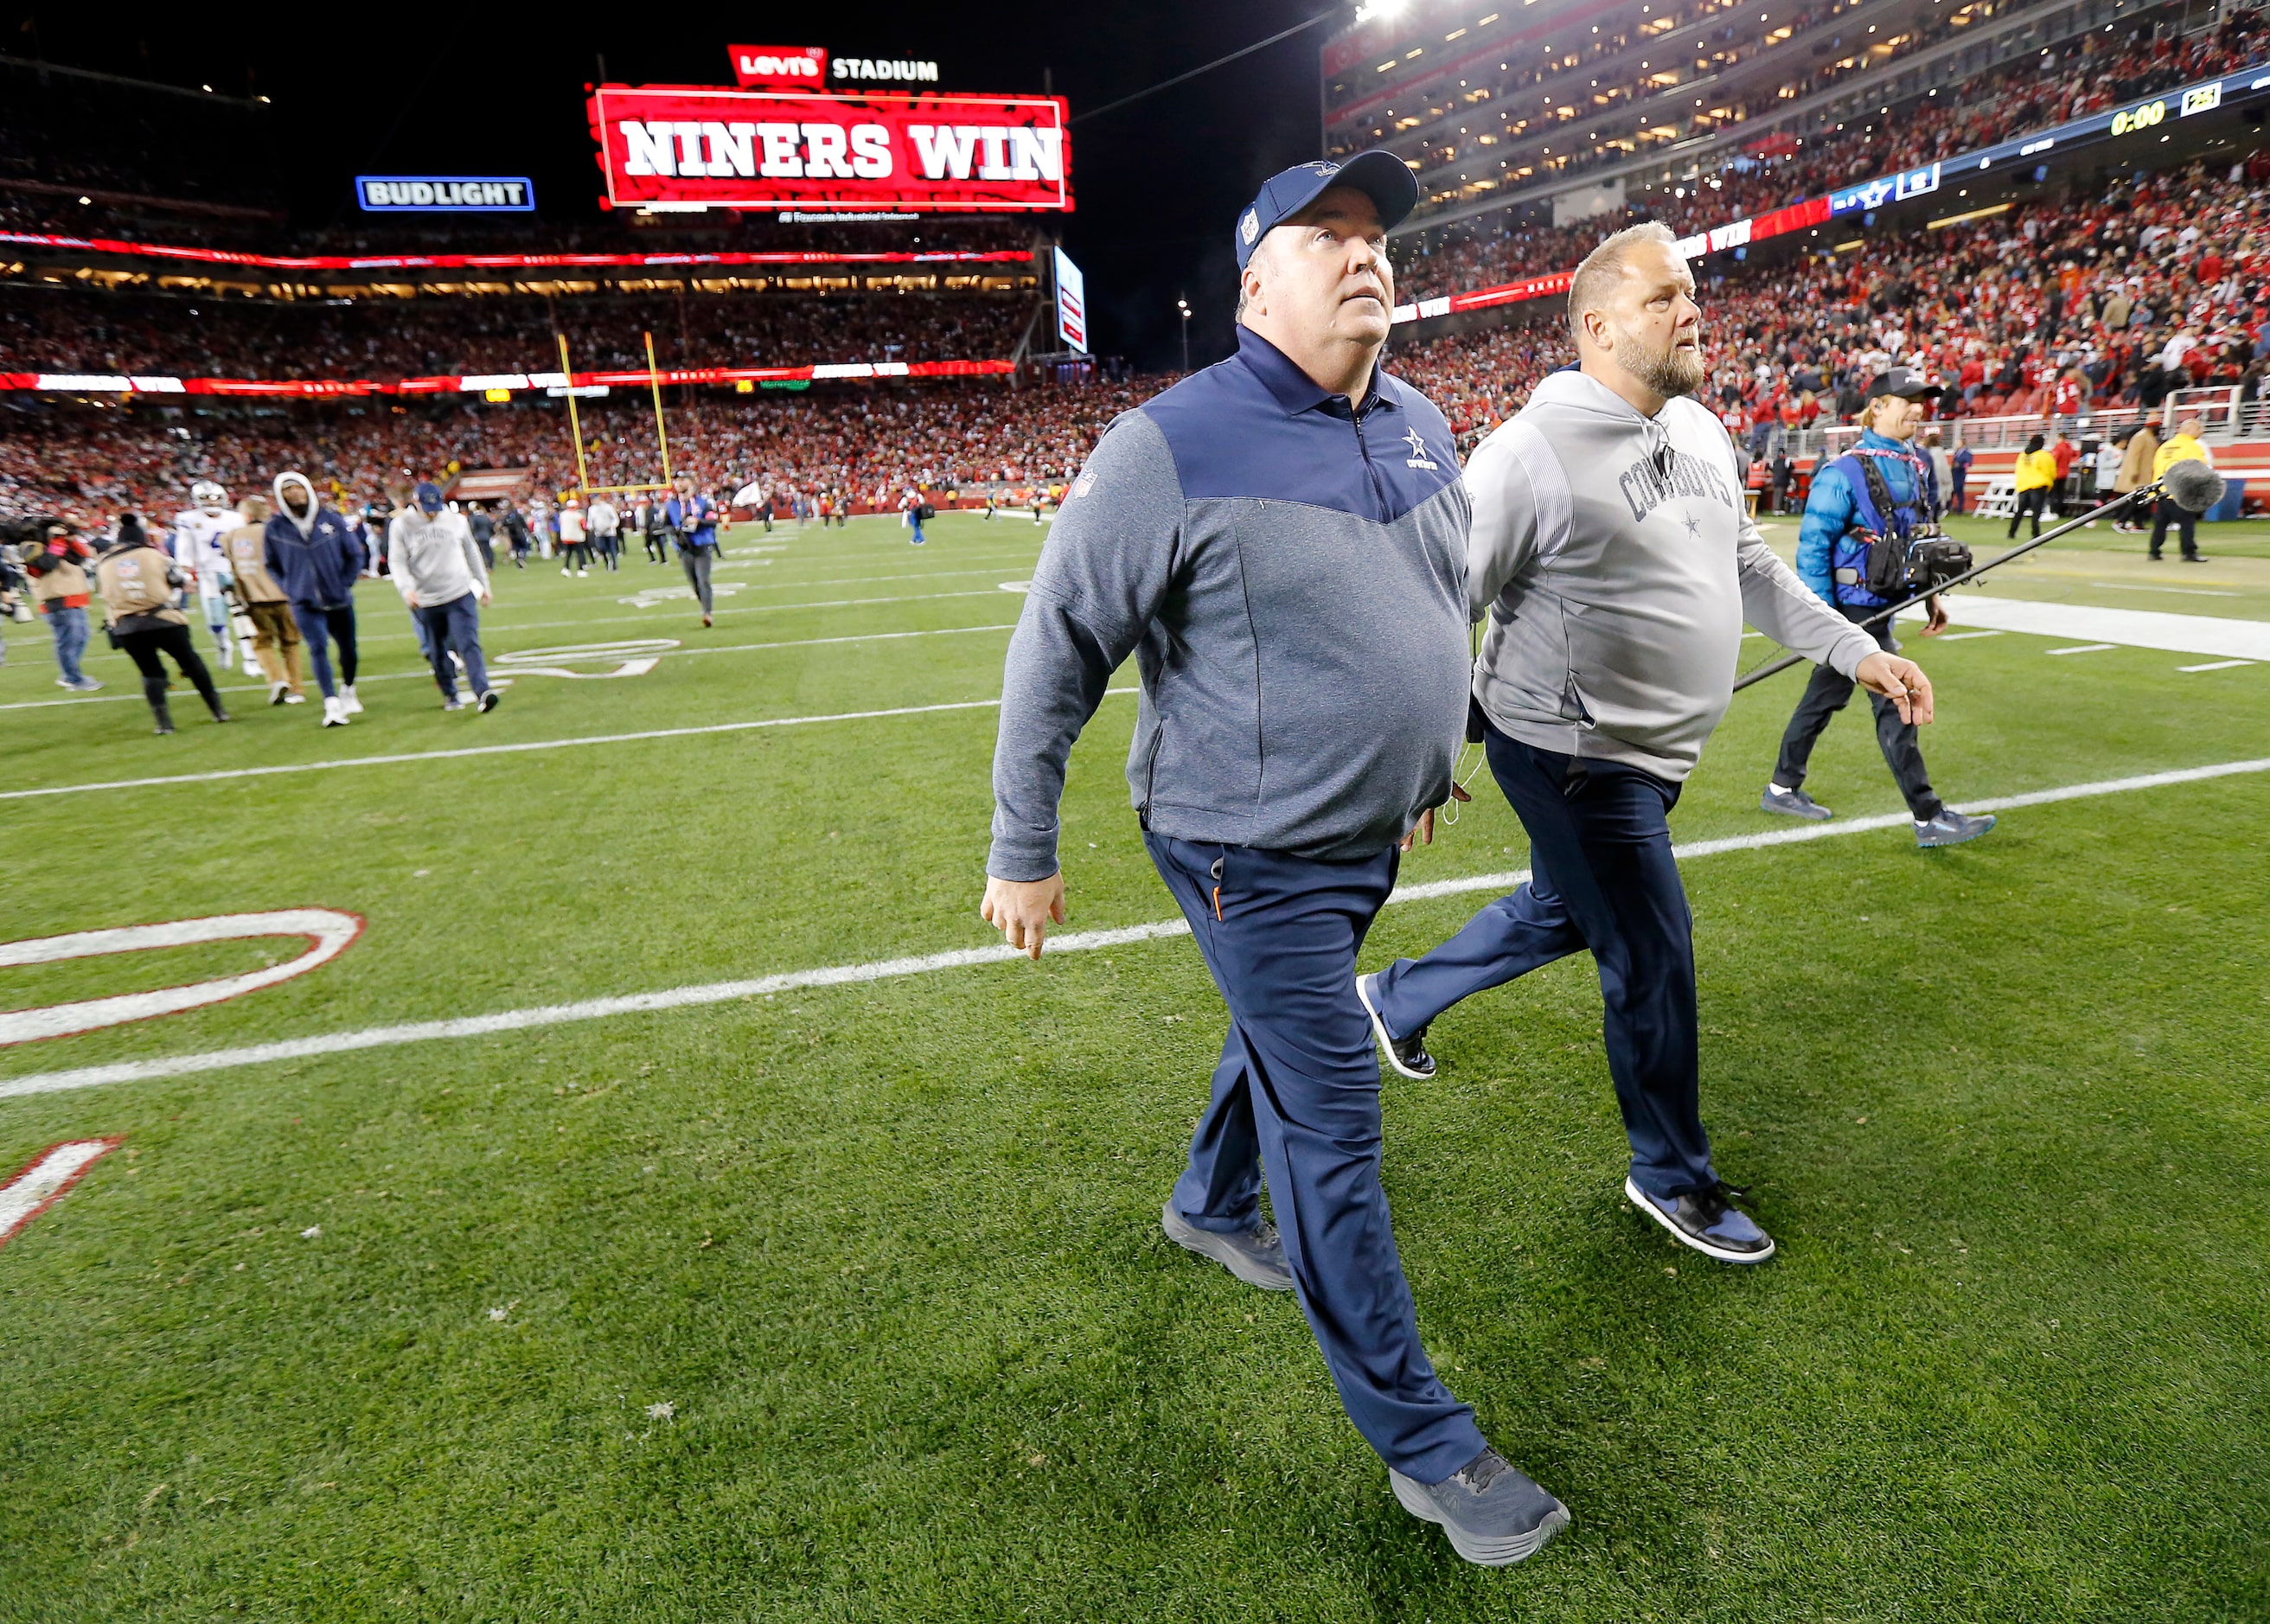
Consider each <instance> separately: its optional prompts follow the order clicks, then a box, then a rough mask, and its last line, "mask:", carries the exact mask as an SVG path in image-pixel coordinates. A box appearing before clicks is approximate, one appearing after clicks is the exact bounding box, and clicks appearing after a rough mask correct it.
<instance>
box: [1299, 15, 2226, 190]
mask: <svg viewBox="0 0 2270 1624" xmlns="http://www.w3.org/2000/svg"><path fill="white" fill-rule="evenodd" d="M2207 20H2208V22H2209V24H2210V26H2211V25H2212V22H2213V20H2214V19H2212V18H2209V19H2207ZM2197 21H2198V18H2197V17H2196V16H2195V15H2194V13H2193V12H2192V10H2191V9H2190V8H2187V7H2186V6H2185V5H2183V4H2180V3H2179V0H2081V3H2080V4H2066V3H2063V0H1977V3H1975V4H1964V5H1955V4H1949V3H1948V0H1817V3H1816V4H1811V5H1807V6H1803V7H1798V6H1792V5H1788V4H1779V5H1777V4H1775V0H1756V4H1755V9H1752V8H1751V6H1750V5H1749V4H1743V3H1741V0H1687V3H1686V4H1678V3H1677V0H1673V4H1661V3H1659V0H1611V3H1610V4H1589V5H1587V4H1581V3H1580V4H1574V5H1570V4H1561V5H1558V6H1549V7H1548V6H1532V7H1524V8H1512V9H1496V10H1494V9H1491V8H1490V7H1489V6H1487V5H1486V4H1451V5H1446V4H1440V3H1439V0H1436V3H1434V4H1418V5H1414V6H1412V7H1409V8H1407V9H1404V10H1401V11H1397V12H1396V13H1395V14H1394V15H1393V16H1392V17H1378V18H1375V19H1371V20H1369V21H1367V22H1365V23H1363V24H1361V25H1360V26H1358V27H1357V28H1356V29H1354V31H1353V32H1351V33H1346V34H1344V35H1342V36H1340V37H1339V38H1337V39H1335V40H1333V41H1330V42H1329V43H1327V45H1326V46H1325V48H1324V54H1323V70H1324V108H1325V114H1324V117H1325V127H1326V141H1327V145H1328V146H1329V147H1330V148H1331V149H1332V150H1333V151H1335V152H1346V151H1354V150H1355V149H1357V148H1359V147H1362V146H1368V145H1384V146H1387V147H1388V148H1390V150H1391V151H1394V152H1398V153H1399V154H1401V155H1402V156H1403V157H1404V159H1405V161H1406V162H1407V163H1409V164H1410V165H1411V166H1412V167H1413V171H1414V172H1415V173H1416V174H1418V176H1419V180H1420V187H1421V197H1422V202H1421V208H1420V210H1419V211H1418V212H1417V213H1416V214H1415V215H1414V216H1413V221H1412V223H1411V226H1410V227H1409V229H1414V230H1415V229H1420V228H1423V227H1424V226H1428V225H1430V224H1434V225H1440V224H1443V223H1446V222H1448V221H1451V220H1456V219H1468V218H1472V217H1473V216H1476V215H1480V214H1485V213H1489V214H1495V213H1496V212H1497V211H1500V210H1502V208H1504V207H1505V206H1506V205H1508V204H1542V205H1549V206H1551V207H1552V208H1553V210H1554V215H1555V218H1556V219H1561V220H1566V219H1570V218H1576V217H1578V216H1582V215H1588V214H1592V213H1597V212H1599V211H1602V210H1603V209H1607V208H1612V207H1614V206H1617V205H1618V204H1621V203H1622V202H1623V200H1624V198H1625V196H1626V193H1627V191H1630V192H1635V193H1636V192H1638V191H1640V190H1643V189H1646V188H1648V187H1650V186H1658V185H1659V186H1665V187H1671V186H1676V185H1678V184H1680V182H1683V181H1684V182H1691V181H1694V180H1695V179H1697V178H1700V177H1706V176H1709V175H1712V174H1717V173H1720V172H1721V171H1722V170H1723V169H1725V167H1728V166H1729V165H1730V164H1731V165H1732V166H1733V167H1735V168H1736V169H1737V170H1738V171H1740V170H1744V169H1747V168H1749V167H1753V166H1754V163H1755V161H1756V160H1757V159H1759V158H1760V157H1761V156H1766V155H1778V154H1781V153H1785V152H1796V151H1799V150H1800V149H1801V148H1803V147H1805V146H1808V145H1814V144H1816V143H1818V142H1819V141H1820V140H1821V139H1822V138H1823V137H1829V136H1834V135H1836V134H1837V133H1840V132H1842V131H1843V130H1845V129H1846V128H1847V127H1848V126H1850V125H1851V124H1853V123H1855V122H1863V123H1865V122H1868V121H1869V120H1870V119H1871V118H1873V117H1878V116H1881V115H1882V113H1883V112H1884V111H1888V109H1889V108H1891V107H1892V106H1894V105H1896V104H1897V103H1899V102H1902V101H1908V100H1914V99H1917V98H1919V97H1930V96H1932V95H1933V94H1935V93H1944V94H1948V95H1953V94H1955V93H1958V92H1960V93H1962V94H1964V95H1965V96H1966V97H1967V95H1968V89H1967V87H1969V86H1970V85H1974V84H1975V83H1976V82H1977V81H1978V80H1979V79H1980V78H1982V77H1984V76H1986V75H1989V74H1991V73H1992V72H1994V71H1995V70H1997V69H1999V68H2001V67H2004V66H2007V65H2008V64H2011V63H2027V64H2029V65H2031V66H2036V67H2039V66H2040V65H2042V64H2041V62H2040V59H2041V58H2043V57H2044V56H2049V57H2051V58H2052V59H2054V58H2055V57H2056V56H2058V55H2059V53H2060V51H2061V49H2062V48H2064V47H2066V45H2068V44H2070V43H2072V42H2074V41H2080V40H2081V39H2083V38H2088V37H2092V36H2099V35H2103V34H2105V33H2107V32H2108V31H2109V32H2110V33H2111V34H2112V35H2113V36H2114V37H2115V38H2116V39H2118V40H2119V41H2123V42H2124V43H2125V42H2129V41H2141V42H2143V43H2144V44H2145V45H2146V46H2147V47H2148V48H2159V47H2162V46H2164V47H2168V48H2172V46H2173V45H2174V43H2175V41H2177V38H2178V36H2179V35H2180V34H2182V33H2185V32H2186V31H2188V30H2189V29H2190V28H2191V27H2192V26H2194V25H2195V24H2196V23H2197ZM1359 47H1361V54H1358V48H1359Z"/></svg>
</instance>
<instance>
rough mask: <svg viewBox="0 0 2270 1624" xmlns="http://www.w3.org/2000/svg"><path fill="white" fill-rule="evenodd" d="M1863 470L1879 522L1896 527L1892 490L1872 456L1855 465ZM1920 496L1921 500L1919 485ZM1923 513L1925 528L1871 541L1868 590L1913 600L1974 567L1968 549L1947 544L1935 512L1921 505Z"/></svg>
mask: <svg viewBox="0 0 2270 1624" xmlns="http://www.w3.org/2000/svg"><path fill="white" fill-rule="evenodd" d="M1853 460H1854V461H1856V462H1858V463H1859V464H1860V474H1861V477H1862V478H1865V479H1866V481H1867V482H1868V501H1869V502H1870V503H1871V504H1872V505H1873V507H1874V508H1875V509H1876V516H1877V517H1878V518H1880V519H1881V520H1882V521H1884V523H1887V524H1890V523H1893V522H1894V521H1893V517H1892V515H1893V513H1894V511H1895V508H1896V506H1897V504H1896V503H1895V502H1894V501H1893V500H1892V489H1891V486H1890V484H1889V483H1888V481H1887V480H1886V479H1885V478H1884V475H1883V471H1882V470H1881V469H1879V468H1878V467H1877V466H1876V459H1875V458H1874V457H1873V456H1858V457H1855V458H1854V459H1853ZM1916 494H1917V496H1918V499H1921V498H1922V497H1923V491H1922V489H1921V487H1920V485H1918V489H1917V492H1916ZM1918 506H1919V507H1921V508H1923V510H1924V517H1923V522H1922V523H1919V524H1918V525H1917V526H1916V527H1915V528H1914V529H1912V530H1910V531H1909V532H1908V533H1907V534H1906V535H1904V536H1902V535H1899V534H1897V533H1896V532H1893V533H1889V534H1883V535H1877V534H1871V535H1870V536H1869V537H1868V566H1867V570H1866V577H1865V580H1866V585H1867V588H1868V590H1869V591H1871V592H1873V593H1874V594H1875V595H1876V596H1877V597H1881V598H1885V599H1888V600H1891V601H1894V602H1897V601H1899V600H1901V599H1904V598H1910V597H1914V596H1915V595H1916V594H1917V593H1918V592H1928V591H1930V590H1932V589H1933V588H1934V587H1938V586H1941V585H1944V584H1945V583H1946V582H1949V581H1953V580H1955V578H1956V577H1957V576H1959V575H1962V574H1963V573H1964V572H1965V571H1966V570H1968V569H1969V568H1970V548H1968V547H1966V546H1964V545H1962V543H1961V542H1959V541H1953V540H1950V539H1948V538H1947V537H1946V536H1945V535H1943V534H1941V533H1940V528H1939V515H1937V514H1936V513H1933V512H1932V510H1931V504H1930V503H1929V501H1924V500H1919V501H1918Z"/></svg>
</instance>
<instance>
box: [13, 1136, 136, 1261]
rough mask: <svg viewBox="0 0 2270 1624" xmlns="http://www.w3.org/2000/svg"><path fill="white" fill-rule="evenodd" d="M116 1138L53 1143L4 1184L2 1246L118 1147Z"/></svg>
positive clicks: (60, 1198) (68, 1191)
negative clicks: (53, 1144) (60, 1143)
mask: <svg viewBox="0 0 2270 1624" xmlns="http://www.w3.org/2000/svg"><path fill="white" fill-rule="evenodd" d="M118 1145H119V1141H118V1140H116V1139H115V1138H112V1139H72V1140H70V1141H68V1142H66V1143H64V1144H62V1145H55V1146H49V1147H48V1149H46V1150H43V1151H41V1153H39V1154H38V1155H36V1156H34V1157H33V1158H32V1161H31V1165H30V1166H28V1167H26V1168H25V1169H24V1170H23V1171H22V1172H21V1173H19V1174H18V1175H16V1176H15V1177H14V1178H11V1179H10V1180H9V1181H8V1182H7V1183H5V1184H0V1246H5V1245H7V1244H8V1242H11V1241H12V1240H14V1239H15V1238H16V1235H17V1232H18V1231H19V1230H21V1229H22V1228H23V1227H24V1226H25V1225H26V1224H28V1223H30V1222H31V1221H32V1220H33V1219H35V1218H37V1217H38V1216H39V1215H40V1214H41V1213H42V1212H46V1211H47V1210H48V1208H49V1207H51V1206H53V1205H55V1204H56V1202H58V1201H60V1200H62V1199H63V1197H64V1196H65V1195H67V1194H69V1193H70V1187H71V1186H72V1185H73V1184H76V1183H78V1182H79V1180H80V1179H81V1178H83V1177H84V1176H85V1174H86V1170H87V1169H88V1168H91V1167H93V1165H94V1164H95V1163H96V1162H98V1161H101V1160H102V1158H103V1157H105V1156H108V1154H109V1153H111V1152H112V1151H114V1150H115V1149H117V1148H118Z"/></svg>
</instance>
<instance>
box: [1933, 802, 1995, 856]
mask: <svg viewBox="0 0 2270 1624" xmlns="http://www.w3.org/2000/svg"><path fill="white" fill-rule="evenodd" d="M1992 827H1994V814H1993V813H1992V812H1988V813H1986V814H1985V815H1984V817H1979V818H1973V817H1971V816H1970V815H1969V814H1968V813H1965V812H1957V811H1955V808H1953V807H1952V806H1942V807H1940V809H1939V811H1938V812H1937V813H1936V814H1934V815H1933V816H1932V817H1930V818H1918V819H1916V844H1917V845H1918V846H1925V847H1929V846H1960V845H1961V844H1962V842H1965V841H1967V840H1977V838H1978V837H1979V836H1980V835H1982V834H1985V833H1986V831H1987V830H1989V829H1991V828H1992Z"/></svg>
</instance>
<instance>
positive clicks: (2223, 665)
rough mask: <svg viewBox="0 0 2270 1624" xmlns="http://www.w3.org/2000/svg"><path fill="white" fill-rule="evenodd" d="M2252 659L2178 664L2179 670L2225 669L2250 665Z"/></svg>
mask: <svg viewBox="0 0 2270 1624" xmlns="http://www.w3.org/2000/svg"><path fill="white" fill-rule="evenodd" d="M2251 664H2254V662H2253V661H2252V660H2209V661H2208V662H2207V664H2204V665H2178V666H2177V667H2176V669H2177V671H2229V670H2230V669H2231V668H2232V667H2234V666H2238V665H2251Z"/></svg>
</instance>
